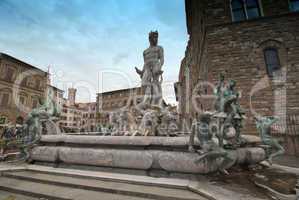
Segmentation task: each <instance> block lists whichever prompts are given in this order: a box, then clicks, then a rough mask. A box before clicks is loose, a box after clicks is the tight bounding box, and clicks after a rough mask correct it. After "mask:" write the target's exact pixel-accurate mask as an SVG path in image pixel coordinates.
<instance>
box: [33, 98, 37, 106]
mask: <svg viewBox="0 0 299 200" xmlns="http://www.w3.org/2000/svg"><path fill="white" fill-rule="evenodd" d="M37 105H38V100H37V99H36V98H34V99H33V100H32V108H37Z"/></svg>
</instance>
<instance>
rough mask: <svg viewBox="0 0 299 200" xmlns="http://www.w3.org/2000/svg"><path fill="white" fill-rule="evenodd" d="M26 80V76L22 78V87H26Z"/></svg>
mask: <svg viewBox="0 0 299 200" xmlns="http://www.w3.org/2000/svg"><path fill="white" fill-rule="evenodd" d="M27 81H28V78H27V77H25V78H24V79H23V80H22V82H21V85H22V86H23V87H26V86H27Z"/></svg>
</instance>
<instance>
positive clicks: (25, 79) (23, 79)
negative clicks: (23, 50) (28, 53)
mask: <svg viewBox="0 0 299 200" xmlns="http://www.w3.org/2000/svg"><path fill="white" fill-rule="evenodd" d="M47 79H48V73H47V72H45V71H43V70H41V69H39V68H37V67H35V66H32V65H30V64H28V63H26V62H23V61H21V60H19V59H17V58H14V57H12V56H10V55H7V54H4V53H0V123H2V124H5V123H7V122H12V123H16V122H18V123H23V121H24V119H25V117H26V116H27V114H28V112H30V111H31V110H32V108H35V107H37V106H38V103H39V99H41V98H44V97H45V94H46V88H47Z"/></svg>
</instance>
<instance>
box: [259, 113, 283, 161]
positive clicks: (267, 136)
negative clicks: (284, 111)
mask: <svg viewBox="0 0 299 200" xmlns="http://www.w3.org/2000/svg"><path fill="white" fill-rule="evenodd" d="M278 120H279V119H278V118H277V117H255V123H256V127H257V129H258V132H259V135H260V137H261V140H262V143H263V144H264V145H268V146H270V147H271V151H272V152H271V153H270V154H269V155H268V161H269V163H270V164H272V160H273V158H275V157H277V156H279V155H283V154H284V152H285V150H284V148H283V147H282V146H281V145H280V144H279V142H278V141H277V140H276V139H274V138H273V137H272V136H271V126H272V125H273V124H274V123H276V122H277V121H278ZM273 151H275V152H273Z"/></svg>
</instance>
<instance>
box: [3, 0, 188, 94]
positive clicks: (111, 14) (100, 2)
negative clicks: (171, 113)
mask: <svg viewBox="0 0 299 200" xmlns="http://www.w3.org/2000/svg"><path fill="white" fill-rule="evenodd" d="M183 6H184V0H163V1H161V0H140V1H136V0H109V1H107V0H97V1H95V0H71V1H69V0H47V1H37V0H0V26H1V27H3V29H2V31H1V32H0V51H4V52H7V53H9V54H11V55H12V56H15V57H17V58H19V59H21V60H24V61H26V62H29V63H31V64H33V65H36V66H38V67H41V68H42V69H44V70H46V69H47V66H49V65H51V66H53V68H54V69H55V70H62V71H63V72H64V76H63V77H62V78H61V79H59V80H58V79H57V82H63V81H64V82H78V81H84V80H86V81H88V82H90V83H91V85H98V76H97V74H98V72H99V71H100V70H103V69H111V70H116V71H120V72H123V73H125V74H129V76H130V78H131V79H132V82H133V83H134V84H135V83H139V78H138V76H136V74H135V72H134V67H133V66H139V67H140V66H142V65H143V58H142V52H143V50H144V49H145V48H147V47H148V39H147V34H148V32H149V31H150V30H155V29H158V30H159V33H160V43H161V45H163V47H164V50H165V65H164V66H163V70H164V71H165V72H164V81H170V82H171V81H172V82H173V81H176V78H177V77H178V70H179V66H180V61H181V59H182V58H183V56H184V51H185V48H186V41H187V34H186V25H185V16H184V15H185V14H184V12H185V10H184V7H183ZM54 82H55V81H54ZM134 84H133V85H134ZM109 87H111V88H114V89H115V88H116V89H117V88H118V87H124V85H123V84H119V83H118V82H117V81H115V79H113V78H112V79H111V80H109V84H107V88H105V90H106V91H107V90H109ZM170 88H171V87H170ZM64 89H65V88H64ZM81 90H82V89H81ZM167 90H168V91H170V93H171V89H167ZM83 93H84V92H82V95H79V96H81V97H79V100H80V99H82V100H84V99H87V98H84V94H83ZM85 96H86V95H85Z"/></svg>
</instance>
